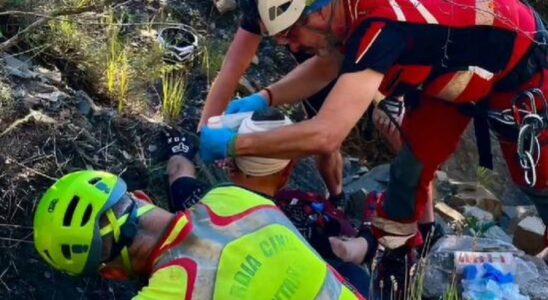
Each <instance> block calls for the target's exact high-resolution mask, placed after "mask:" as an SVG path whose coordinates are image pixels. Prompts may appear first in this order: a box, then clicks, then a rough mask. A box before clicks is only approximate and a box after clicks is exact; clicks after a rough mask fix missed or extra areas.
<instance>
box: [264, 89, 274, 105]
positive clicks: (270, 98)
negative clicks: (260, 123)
mask: <svg viewBox="0 0 548 300" xmlns="http://www.w3.org/2000/svg"><path fill="white" fill-rule="evenodd" d="M264 90H265V91H266V93H267V94H268V106H272V102H273V100H274V97H273V96H272V91H271V90H270V89H269V88H267V87H265V88H264Z"/></svg>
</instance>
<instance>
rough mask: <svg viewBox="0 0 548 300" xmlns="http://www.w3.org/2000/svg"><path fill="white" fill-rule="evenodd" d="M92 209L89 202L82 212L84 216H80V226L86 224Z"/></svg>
mask: <svg viewBox="0 0 548 300" xmlns="http://www.w3.org/2000/svg"><path fill="white" fill-rule="evenodd" d="M92 211H93V207H92V206H91V204H88V207H86V211H85V212H84V216H83V217H82V223H81V224H80V226H81V227H84V226H86V224H87V223H88V222H89V218H90V217H91V212H92Z"/></svg>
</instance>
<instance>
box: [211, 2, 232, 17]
mask: <svg viewBox="0 0 548 300" xmlns="http://www.w3.org/2000/svg"><path fill="white" fill-rule="evenodd" d="M213 3H215V7H216V8H217V10H218V11H219V13H221V14H224V13H226V12H229V11H231V10H235V9H236V7H238V5H237V4H236V1H235V0H213Z"/></svg>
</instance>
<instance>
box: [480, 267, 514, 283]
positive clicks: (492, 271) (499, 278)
mask: <svg viewBox="0 0 548 300" xmlns="http://www.w3.org/2000/svg"><path fill="white" fill-rule="evenodd" d="M483 269H484V270H485V274H484V275H483V278H485V279H490V280H493V281H495V282H497V283H499V284H505V283H512V282H514V276H512V274H510V273H508V274H504V273H502V271H500V270H499V269H497V268H496V267H495V266H493V265H492V264H489V263H485V264H483Z"/></svg>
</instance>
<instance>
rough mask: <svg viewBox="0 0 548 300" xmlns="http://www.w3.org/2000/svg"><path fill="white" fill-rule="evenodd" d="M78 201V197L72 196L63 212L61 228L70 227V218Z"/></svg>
mask: <svg viewBox="0 0 548 300" xmlns="http://www.w3.org/2000/svg"><path fill="white" fill-rule="evenodd" d="M79 201H80V198H79V197H78V196H74V197H72V200H70V203H69V205H68V207H67V211H66V212H65V217H64V218H63V226H70V224H71V223H72V217H73V216H74V211H75V210H76V206H77V205H78V202H79Z"/></svg>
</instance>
